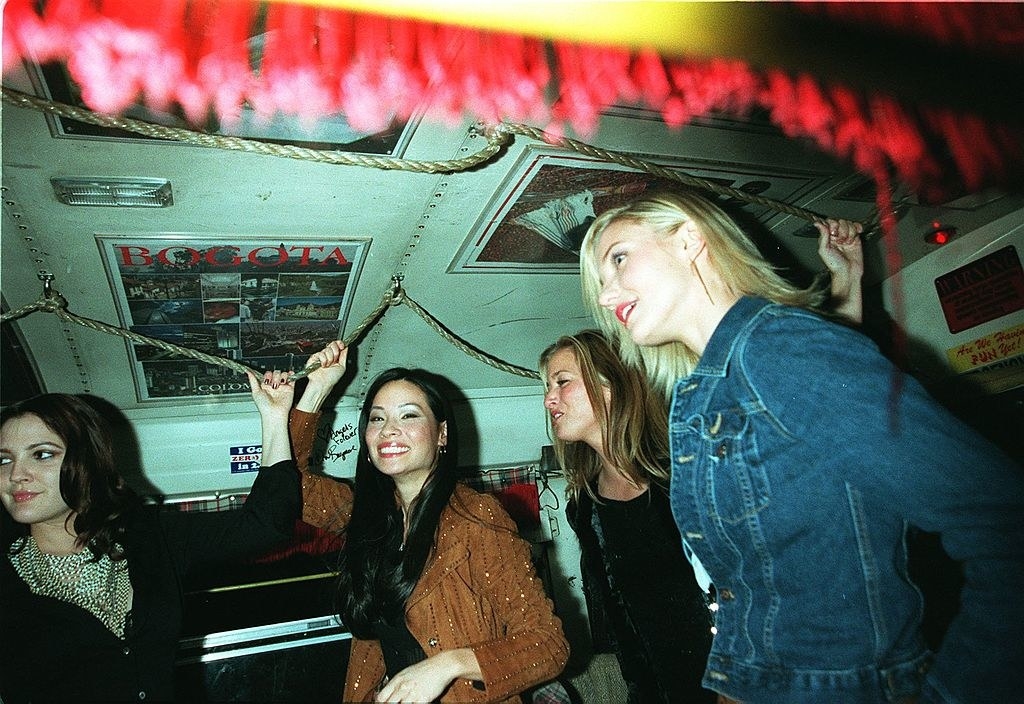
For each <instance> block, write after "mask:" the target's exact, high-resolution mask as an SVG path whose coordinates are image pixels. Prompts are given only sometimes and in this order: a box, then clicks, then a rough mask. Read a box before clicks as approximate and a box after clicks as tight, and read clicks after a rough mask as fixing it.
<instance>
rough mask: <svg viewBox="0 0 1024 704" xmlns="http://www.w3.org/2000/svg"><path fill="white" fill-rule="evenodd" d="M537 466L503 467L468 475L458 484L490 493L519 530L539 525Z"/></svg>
mask: <svg viewBox="0 0 1024 704" xmlns="http://www.w3.org/2000/svg"><path fill="white" fill-rule="evenodd" d="M537 473H538V469H537V465H524V466H520V467H505V468H500V469H490V470H487V471H484V472H479V473H475V474H469V475H466V476H464V477H463V479H462V481H463V482H464V483H465V484H467V485H468V486H470V487H472V488H473V489H476V490H477V491H480V492H483V493H487V494H492V495H494V498H496V499H497V500H498V501H499V502H500V503H501V505H502V507H503V508H504V509H505V510H506V511H508V514H509V515H510V516H511V517H512V520H514V521H515V522H516V524H517V525H518V526H519V529H520V530H526V529H533V528H537V527H539V526H540V497H539V495H538V491H537Z"/></svg>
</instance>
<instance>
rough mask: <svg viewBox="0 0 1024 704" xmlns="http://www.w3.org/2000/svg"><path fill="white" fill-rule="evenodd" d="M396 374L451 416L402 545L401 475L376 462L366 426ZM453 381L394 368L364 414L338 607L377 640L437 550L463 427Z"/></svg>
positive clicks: (442, 419)
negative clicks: (452, 397) (450, 394)
mask: <svg viewBox="0 0 1024 704" xmlns="http://www.w3.org/2000/svg"><path fill="white" fill-rule="evenodd" d="M392 381H407V382H409V383H411V384H413V385H415V386H416V387H418V388H419V389H420V390H421V391H423V394H424V395H425V396H426V398H427V404H428V405H429V406H430V410H431V411H432V412H433V414H434V419H435V420H436V421H437V423H438V424H440V423H445V424H446V426H447V431H448V442H447V445H446V448H445V450H446V451H445V452H438V455H437V464H436V466H435V468H434V470H433V472H431V474H430V476H429V477H427V480H426V482H425V483H424V485H423V489H422V490H421V491H420V495H419V496H418V497H417V498H416V500H415V501H414V502H413V504H412V506H410V508H409V511H410V517H409V531H408V535H407V536H406V538H405V545H404V546H402V533H403V527H404V526H403V517H402V510H401V508H400V507H399V506H398V503H397V502H396V500H395V482H394V480H393V479H392V478H391V477H389V476H387V475H386V474H384V473H382V472H380V471H379V470H378V469H377V468H376V467H374V465H373V464H372V463H371V462H370V456H369V448H368V447H367V445H366V427H367V424H368V422H369V416H370V409H371V408H372V406H373V402H374V400H375V398H376V396H377V393H378V392H379V391H380V390H381V388H382V387H383V386H384V385H385V384H388V383H390V382H392ZM448 386H449V383H448V382H447V381H446V380H445V379H443V378H442V377H439V376H437V375H435V374H432V373H430V372H427V371H424V370H422V369H407V368H404V367H395V368H392V369H388V370H386V371H384V372H382V373H381V374H380V375H379V376H378V377H377V378H376V379H375V380H374V381H373V383H372V384H371V385H370V388H369V390H368V391H367V392H366V399H365V400H364V401H363V405H362V408H361V410H360V413H359V458H358V460H357V462H356V477H355V490H354V493H355V498H354V501H353V504H352V518H351V520H350V521H349V524H348V527H347V529H346V531H345V545H344V547H343V548H342V550H341V557H340V561H339V572H340V575H339V581H338V611H339V614H340V616H341V618H342V621H343V622H344V623H345V625H346V626H348V628H349V630H350V631H351V632H352V634H353V635H355V636H356V637H357V638H365V639H373V638H376V637H379V636H378V635H377V633H376V625H377V624H378V623H381V622H383V623H387V624H391V625H398V624H401V623H403V622H404V618H405V603H406V601H408V599H409V596H410V595H411V594H412V591H413V589H414V588H415V587H416V583H417V582H418V581H419V578H420V575H421V574H422V573H423V568H424V566H425V565H426V563H427V559H428V558H429V557H430V554H431V552H432V551H433V549H434V544H435V539H436V535H437V528H438V525H439V523H440V520H441V512H442V511H443V510H444V507H445V506H446V505H447V504H448V502H449V500H450V499H451V495H452V492H453V491H454V490H455V482H456V478H457V477H456V463H457V457H458V433H457V432H456V428H455V420H454V418H453V416H452V408H451V403H450V401H449V399H448V398H447V396H446V395H445V393H444V389H445V388H446V387H448Z"/></svg>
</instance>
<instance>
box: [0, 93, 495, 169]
mask: <svg viewBox="0 0 1024 704" xmlns="http://www.w3.org/2000/svg"><path fill="white" fill-rule="evenodd" d="M3 99H4V102H6V103H9V104H11V105H15V106H17V107H22V108H30V109H32V110H38V111H39V112H45V113H47V114H50V115H57V116H59V117H66V118H68V119H72V120H78V121H80V122H87V123H89V124H92V125H98V126H100V127H113V128H117V129H121V130H125V131H127V132H135V133H136V134H141V135H145V136H147V137H155V138H157V139H169V140H174V141H177V142H185V143H187V144H194V145H196V146H200V147H214V148H218V149H227V150H230V151H241V152H247V153H251V154H263V155H268V156H277V157H285V158H288V159H300V160H304V161H315V162H321V163H326V164H337V165H341V166H365V167H369V168H374V169H384V170H391V171H415V172H419V173H429V174H439V173H454V172H458V171H466V170H467V169H471V168H473V167H475V166H479V165H480V164H482V163H484V162H486V161H489V160H490V159H491V158H492V157H493V156H494V155H495V154H497V153H498V152H499V151H501V149H502V148H503V147H505V145H506V142H508V140H509V135H508V133H502V132H499V131H490V132H489V133H488V140H487V146H485V147H484V148H483V149H481V150H480V151H479V152H477V153H476V154H473V155H471V156H468V157H464V158H462V159H451V160H447V161H417V160H412V159H397V158H394V157H387V156H376V155H372V154H357V153H355V152H341V151H333V150H321V149H308V148H305V147H298V146H295V145H292V144H270V143H267V142H261V141H259V140H255V139H243V138H241V137H229V136H227V135H213V134H208V133H205V132H196V131H194V130H186V129H182V128H180V127H168V126H166V125H158V124H153V123H151V122H144V121H142V120H133V119H131V118H127V117H119V116H116V115H105V114H102V113H97V112H93V111H92V110H86V109H84V108H78V107H75V106H73V105H67V104H66V103H59V102H56V101H53V100H46V99H44V98H39V97H36V96H34V95H29V94H28V93H22V92H21V91H18V90H14V89H12V88H7V87H4V88H3Z"/></svg>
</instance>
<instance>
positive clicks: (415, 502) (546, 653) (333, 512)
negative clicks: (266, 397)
mask: <svg viewBox="0 0 1024 704" xmlns="http://www.w3.org/2000/svg"><path fill="white" fill-rule="evenodd" d="M347 355H348V350H347V348H346V347H345V346H344V345H343V344H342V343H340V342H332V343H331V344H329V345H328V346H327V347H326V348H324V349H323V350H322V351H320V352H318V353H317V354H314V355H313V356H312V357H310V362H309V364H310V365H312V364H313V363H318V364H319V365H320V367H319V368H318V369H316V370H315V371H313V372H311V373H310V374H309V383H308V385H307V387H306V390H305V391H304V392H303V395H302V398H301V399H300V400H299V402H298V403H297V404H296V407H295V409H294V410H293V411H292V419H291V432H292V444H293V447H294V448H295V455H296V457H297V458H298V461H299V467H300V469H301V470H302V473H303V479H302V492H303V504H304V511H303V519H304V520H305V521H306V522H307V523H310V524H313V525H316V526H319V527H321V528H325V529H328V530H333V531H337V532H341V533H343V534H344V537H345V544H344V547H343V548H342V556H341V564H340V578H339V612H340V615H341V619H342V621H343V622H344V623H345V624H346V625H347V626H348V627H349V629H350V630H351V631H352V634H353V636H354V638H353V642H352V648H351V650H350V654H349V662H348V671H347V675H346V681H345V692H344V695H343V696H342V701H346V702H371V701H380V702H385V701H386V702H420V703H422V702H431V701H441V702H518V701H521V700H520V697H519V696H518V695H519V693H521V692H523V691H525V690H527V689H529V688H531V687H533V686H534V685H537V684H540V683H542V682H546V681H548V680H551V679H553V678H555V677H557V676H558V674H559V673H560V672H561V671H562V668H563V667H564V666H565V662H566V660H567V659H568V653H569V651H568V644H567V643H566V641H565V637H564V635H563V633H562V626H561V622H560V621H559V619H558V618H557V617H556V616H555V614H554V610H553V605H552V602H551V600H550V599H548V597H547V595H546V594H545V592H544V587H543V585H542V583H541V581H540V580H539V579H538V578H537V575H536V573H535V571H534V568H533V563H532V561H531V558H530V548H529V545H528V544H527V543H526V541H524V540H523V539H522V538H520V537H519V535H518V533H517V531H516V526H515V523H514V522H513V521H512V519H511V518H509V516H508V514H507V513H505V511H504V509H502V508H501V505H500V504H499V503H498V502H497V500H496V499H494V498H493V497H491V496H488V495H486V494H480V493H477V492H476V491H474V490H472V489H470V488H469V487H467V486H465V485H464V484H462V483H459V482H457V481H456V460H457V456H458V442H457V440H458V438H457V432H456V427H455V419H454V417H453V415H452V410H451V405H450V403H449V401H448V398H447V396H446V395H445V384H446V382H445V381H444V380H443V379H441V378H440V377H437V376H435V375H433V374H431V373H429V372H426V371H423V370H420V369H405V368H394V369H390V370H387V371H385V372H383V373H382V374H381V375H379V376H378V377H377V378H376V379H375V380H374V381H373V383H372V384H371V385H370V388H369V390H368V391H367V393H366V399H365V401H364V402H363V404H362V408H361V410H360V413H359V458H358V461H357V464H356V475H355V482H354V486H353V485H352V484H349V483H348V482H344V481H338V480H336V479H334V478H333V477H329V476H326V475H323V474H314V473H312V472H310V471H309V470H308V456H309V452H310V450H311V448H312V444H313V440H314V435H315V433H316V427H317V424H318V421H319V416H320V414H319V409H320V407H321V405H322V404H323V402H324V400H325V399H326V398H327V395H328V394H329V393H330V391H331V389H332V388H333V387H334V385H335V384H336V383H337V382H338V381H339V380H340V379H341V377H342V375H343V374H344V371H345V366H346V360H347Z"/></svg>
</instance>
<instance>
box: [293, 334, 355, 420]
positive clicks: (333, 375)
mask: <svg viewBox="0 0 1024 704" xmlns="http://www.w3.org/2000/svg"><path fill="white" fill-rule="evenodd" d="M313 364H319V365H320V366H319V368H317V369H314V370H313V371H311V372H310V373H309V374H308V375H307V376H306V378H307V379H308V380H309V383H308V384H307V385H306V390H305V391H304V392H303V393H302V398H300V399H299V402H298V404H297V405H296V406H295V407H296V408H298V409H299V410H302V411H307V412H313V411H318V410H319V409H320V406H321V405H322V404H323V402H324V400H325V399H326V398H327V395H328V394H329V393H330V392H331V389H333V388H334V386H335V384H337V383H338V382H339V381H340V380H341V377H343V376H344V375H345V369H346V367H347V366H348V347H347V346H346V345H345V343H344V342H342V341H341V340H335V341H333V342H330V343H328V345H327V346H326V347H324V348H323V349H322V350H320V351H319V352H317V353H316V354H312V355H310V357H309V361H307V362H306V366H307V367H309V366H310V365H313Z"/></svg>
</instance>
